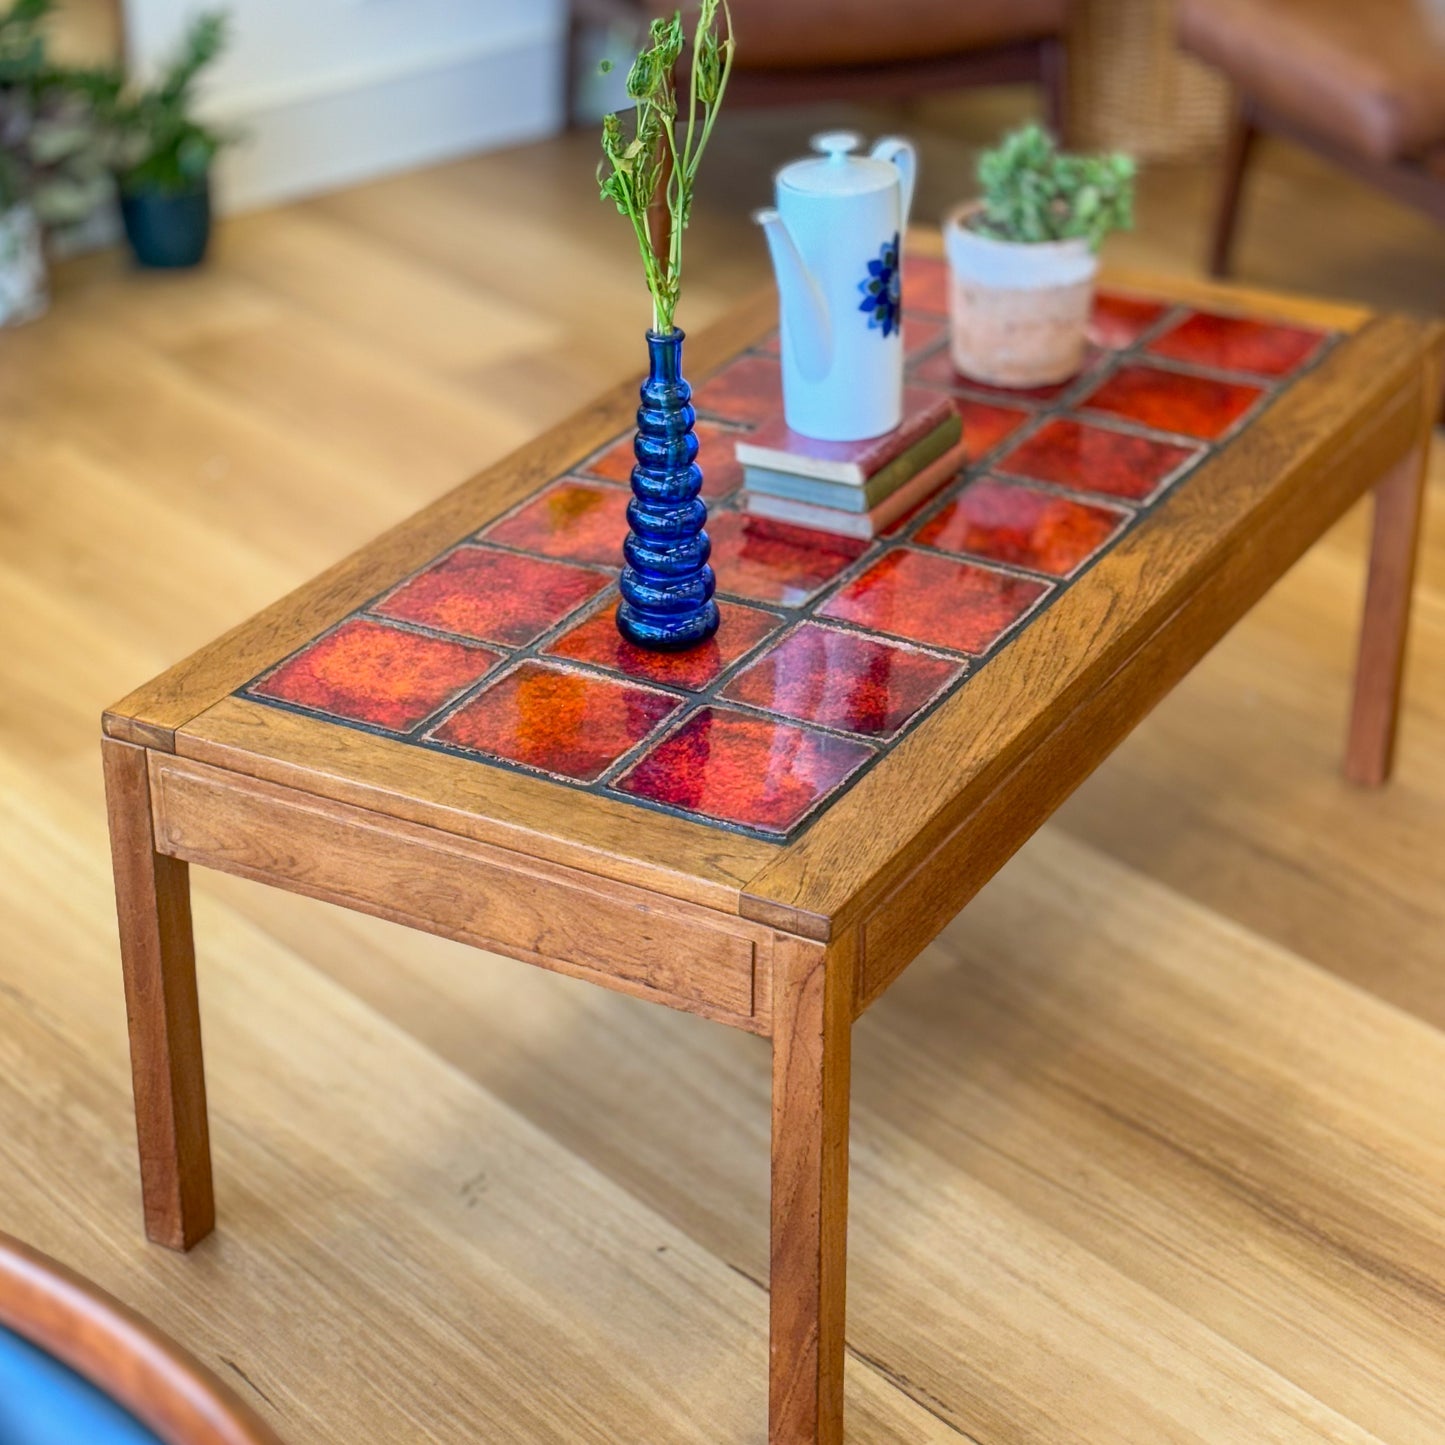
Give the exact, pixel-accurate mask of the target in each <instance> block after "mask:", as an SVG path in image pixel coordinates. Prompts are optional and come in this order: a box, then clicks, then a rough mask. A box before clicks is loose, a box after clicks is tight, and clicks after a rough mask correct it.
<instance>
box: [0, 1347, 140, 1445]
mask: <svg viewBox="0 0 1445 1445" xmlns="http://www.w3.org/2000/svg"><path fill="white" fill-rule="evenodd" d="M0 1445H161V1442H160V1441H159V1440H158V1439H157V1438H156V1436H154V1435H153V1434H151V1432H150V1431H149V1430H147V1429H146V1428H145V1427H144V1426H142V1425H140V1424H138V1423H137V1421H136V1419H135V1417H134V1416H133V1415H131V1414H130V1413H129V1412H127V1411H125V1410H122V1409H121V1407H120V1406H119V1405H117V1404H116V1403H115V1402H114V1401H113V1400H111V1399H109V1398H108V1397H107V1396H105V1395H102V1394H101V1392H100V1391H99V1390H97V1389H96V1388H95V1386H94V1385H92V1384H90V1383H89V1381H87V1380H83V1379H81V1377H80V1376H79V1375H77V1374H76V1373H75V1371H74V1370H71V1369H67V1368H66V1366H64V1365H62V1364H61V1363H60V1361H59V1360H56V1359H53V1358H52V1357H51V1356H49V1355H47V1354H45V1353H44V1352H43V1351H42V1350H37V1349H36V1348H35V1346H34V1345H32V1344H30V1343H29V1342H28V1341H26V1340H22V1339H21V1338H20V1337H19V1336H18V1335H14V1334H11V1332H10V1331H9V1330H6V1329H0Z"/></svg>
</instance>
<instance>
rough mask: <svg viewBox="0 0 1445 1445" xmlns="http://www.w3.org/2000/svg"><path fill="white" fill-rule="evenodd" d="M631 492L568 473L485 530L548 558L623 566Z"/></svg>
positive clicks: (496, 538) (493, 538)
mask: <svg viewBox="0 0 1445 1445" xmlns="http://www.w3.org/2000/svg"><path fill="white" fill-rule="evenodd" d="M628 496H629V493H627V492H622V491H619V490H618V489H617V488H616V487H601V486H597V485H596V484H595V483H593V482H579V481H574V480H572V479H571V478H566V479H564V480H563V481H560V482H553V483H552V485H551V486H550V487H547V488H546V489H545V490H543V491H541V492H539V493H538V494H537V495H536V496H535V497H534V498H533V499H532V500H531V501H530V502H528V503H527V505H526V506H525V507H522V508H521V509H520V510H519V511H516V512H513V513H512V515H511V516H510V517H504V518H503V519H502V520H501V521H500V522H497V523H495V524H494V525H492V526H490V527H488V528H487V530H486V531H485V532H484V533H483V534H482V535H483V537H484V538H485V539H486V540H487V541H489V542H503V543H505V544H506V545H507V546H508V547H517V548H519V549H520V550H521V551H523V552H539V553H541V555H542V556H544V557H560V558H562V559H564V560H566V561H570V562H598V563H602V564H605V565H606V566H609V567H621V566H622V539H623V538H624V537H625V536H626V535H627V499H628Z"/></svg>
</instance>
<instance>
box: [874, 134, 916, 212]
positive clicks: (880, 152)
mask: <svg viewBox="0 0 1445 1445" xmlns="http://www.w3.org/2000/svg"><path fill="white" fill-rule="evenodd" d="M869 154H870V155H871V156H872V157H873V159H874V160H876V161H892V163H893V164H894V165H895V166H897V167H898V178H899V182H900V184H901V185H902V188H903V200H902V206H901V212H902V214H901V216H900V225H899V229H900V230H902V231H906V230H907V229H908V213H909V211H910V210H911V209H912V207H913V182H914V180H915V178H916V177H917V175H918V154H917V152H916V151H915V150H914V149H913V142H912V141H906V140H904V139H903V137H902V136H897V135H886V136H884V137H883V139H882V140H880V141H879V142H878V143H877V145H875V146H874V147H873V149H872V150H871V151H870V152H869Z"/></svg>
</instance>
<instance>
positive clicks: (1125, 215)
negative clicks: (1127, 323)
mask: <svg viewBox="0 0 1445 1445" xmlns="http://www.w3.org/2000/svg"><path fill="white" fill-rule="evenodd" d="M978 179H979V185H980V190H981V195H980V196H979V198H978V199H977V200H976V201H972V202H969V203H968V204H966V205H963V206H959V207H958V208H957V209H955V210H954V211H952V212H950V213H949V215H948V216H946V217H945V218H944V244H945V248H946V250H947V254H948V264H949V270H950V272H951V286H950V302H949V305H950V312H951V319H952V349H953V364H954V367H955V368H956V369H957V370H958V371H960V372H962V373H963V374H964V375H965V376H971V377H974V378H976V379H977V380H979V381H985V382H989V383H992V384H993V385H996V386H1014V387H1030V386H1042V385H1046V384H1048V383H1052V382H1058V381H1063V380H1066V379H1067V378H1068V377H1070V376H1073V375H1074V374H1075V373H1076V372H1077V371H1078V370H1079V368H1080V366H1081V365H1082V363H1083V357H1084V335H1085V329H1086V327H1087V325H1088V320H1089V309H1090V306H1091V304H1092V302H1093V295H1094V278H1095V275H1096V273H1097V272H1098V268H1099V259H1098V250H1099V246H1100V244H1101V243H1102V242H1103V239H1104V237H1105V236H1107V235H1108V234H1109V232H1110V231H1116V230H1126V229H1128V228H1129V227H1130V226H1131V225H1132V224H1133V203H1134V162H1133V161H1132V160H1131V159H1130V158H1129V157H1128V156H1123V155H1101V156H1072V155H1065V154H1063V153H1062V152H1060V151H1059V149H1058V147H1057V145H1056V144H1055V143H1054V140H1053V138H1052V137H1051V136H1050V135H1049V134H1048V132H1046V131H1045V130H1044V129H1043V128H1042V127H1041V126H1039V125H1029V126H1026V127H1024V128H1023V129H1022V130H1019V131H1015V132H1014V133H1013V134H1011V135H1009V136H1006V137H1005V138H1004V140H1003V142H1002V143H1001V144H1000V145H999V146H998V147H997V149H995V150H992V151H988V152H987V153H986V154H985V155H984V156H983V157H982V158H981V159H980V161H979V165H978Z"/></svg>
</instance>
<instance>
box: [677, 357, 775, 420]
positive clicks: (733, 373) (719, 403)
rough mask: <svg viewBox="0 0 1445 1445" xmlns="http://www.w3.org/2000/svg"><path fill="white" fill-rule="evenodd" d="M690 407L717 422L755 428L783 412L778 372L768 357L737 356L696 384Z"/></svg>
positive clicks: (773, 362)
mask: <svg viewBox="0 0 1445 1445" xmlns="http://www.w3.org/2000/svg"><path fill="white" fill-rule="evenodd" d="M692 404H693V406H694V407H696V409H697V410H698V411H700V412H706V413H707V414H708V415H709V416H711V417H716V418H718V419H719V420H720V421H731V422H741V423H744V424H746V425H748V426H756V425H757V424H758V423H759V422H761V421H765V420H767V418H768V417H770V416H773V415H774V414H775V413H777V412H779V411H781V410H782V409H783V382H782V376H781V368H780V367H779V365H778V363H777V362H776V361H774V360H773V359H772V358H771V357H768V356H740V357H738V359H737V360H736V361H733V362H729V363H728V365H727V366H725V367H723V369H722V370H721V371H719V372H718V373H717V374H716V375H715V376H710V377H708V378H707V380H706V381H703V382H701V383H699V384H698V385H697V386H696V387H695V388H694V390H693V396H692Z"/></svg>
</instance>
